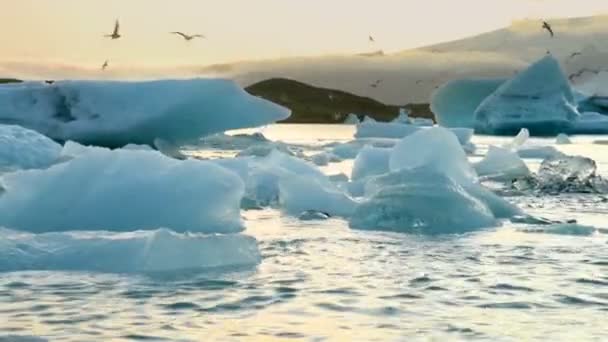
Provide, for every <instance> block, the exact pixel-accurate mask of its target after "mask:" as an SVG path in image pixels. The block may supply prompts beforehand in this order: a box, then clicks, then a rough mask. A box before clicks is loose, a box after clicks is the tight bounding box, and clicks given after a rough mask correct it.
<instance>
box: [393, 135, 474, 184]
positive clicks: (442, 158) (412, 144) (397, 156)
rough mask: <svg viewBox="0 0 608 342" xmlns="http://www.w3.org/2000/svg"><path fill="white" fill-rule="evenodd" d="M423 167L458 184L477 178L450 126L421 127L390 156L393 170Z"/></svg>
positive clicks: (404, 139) (401, 142)
mask: <svg viewBox="0 0 608 342" xmlns="http://www.w3.org/2000/svg"><path fill="white" fill-rule="evenodd" d="M422 166H426V167H430V168H432V169H434V170H440V171H441V172H443V173H445V174H446V175H447V176H449V177H450V178H452V179H453V180H455V181H456V182H457V183H458V184H463V183H472V182H476V180H477V174H476V173H475V170H474V169H473V168H472V167H471V165H470V164H469V162H468V159H467V156H466V153H465V152H464V150H463V149H462V146H461V145H460V142H459V141H458V138H457V137H456V135H455V134H454V133H453V132H451V131H450V130H448V129H447V128H443V127H433V128H428V129H421V130H420V131H418V132H416V133H414V134H412V135H409V136H407V137H405V138H403V139H402V140H401V141H399V142H398V143H397V145H395V147H394V149H393V152H392V153H391V156H390V159H389V168H390V170H391V171H399V170H404V169H405V170H407V169H416V168H419V167H422Z"/></svg>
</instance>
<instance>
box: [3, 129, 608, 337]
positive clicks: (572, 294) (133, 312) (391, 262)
mask: <svg viewBox="0 0 608 342" xmlns="http://www.w3.org/2000/svg"><path fill="white" fill-rule="evenodd" d="M263 133H264V134H265V135H266V136H267V137H268V138H270V139H272V140H282V141H285V142H288V143H294V144H303V145H306V146H308V147H307V148H306V150H307V152H309V153H313V152H314V151H317V150H318V149H319V148H320V146H321V145H322V144H325V143H329V142H333V141H348V140H350V139H351V137H352V134H353V128H352V127H349V126H323V125H291V126H286V125H277V126H270V127H267V128H265V129H263ZM596 139H599V138H598V137H574V138H573V141H574V144H573V145H566V146H560V147H559V148H560V149H561V150H562V151H564V152H566V153H568V154H579V155H585V156H589V157H591V158H593V159H595V160H596V161H597V162H598V165H599V169H600V172H601V173H602V174H603V175H605V176H608V146H607V145H595V144H592V142H593V141H594V140H596ZM505 141H508V139H504V138H496V137H475V138H474V142H475V143H476V144H478V147H479V148H480V150H481V151H483V150H484V149H485V148H487V145H488V144H500V143H502V142H505ZM534 142H538V143H540V144H552V143H553V139H547V140H546V141H542V140H537V139H534ZM200 153H206V152H205V151H201V152H200ZM214 153H215V154H216V155H218V154H219V155H222V154H225V155H230V154H231V153H233V152H230V151H225V152H222V151H219V152H218V151H215V152H214ZM530 163H531V165H532V166H534V165H535V164H536V165H537V164H538V161H530ZM350 167H352V161H350V162H343V163H339V164H332V165H331V166H329V167H327V168H324V171H326V172H327V173H328V174H333V173H338V172H345V173H349V170H350ZM510 200H511V201H513V202H515V203H517V204H518V205H519V206H520V207H522V208H523V209H524V210H525V211H526V212H528V213H530V214H534V215H539V216H543V217H548V218H554V219H561V220H564V219H577V220H578V221H579V223H581V224H587V225H593V226H595V227H597V228H608V203H605V201H601V199H600V198H598V196H594V195H567V196H558V197H513V198H510ZM243 216H244V219H245V223H246V225H247V231H246V233H247V234H249V235H252V236H254V237H256V238H257V240H258V241H259V245H260V250H261V252H262V255H263V261H262V263H261V264H260V265H259V266H258V267H257V268H255V269H248V270H235V271H231V272H230V273H225V272H224V273H192V272H188V273H187V274H172V275H162V276H159V275H154V276H150V275H116V274H96V273H66V272H21V273H5V274H2V275H0V332H1V333H0V335H20V336H25V335H27V336H40V337H44V338H47V339H49V340H52V341H100V340H125V341H126V340H134V341H137V340H179V341H211V340H213V341H233V340H247V341H274V340H281V341H283V340H294V341H295V340H306V341H324V340H338V341H405V340H408V341H410V340H437V341H444V340H471V339H477V340H504V341H513V340H553V341H555V340H564V341H582V340H591V341H593V340H595V341H604V340H608V325H607V324H606V322H608V244H607V242H608V235H606V234H601V233H598V234H595V235H592V236H559V235H551V234H542V233H526V232H524V230H525V228H530V227H525V226H522V225H513V224H505V225H503V226H502V227H499V228H490V229H486V230H482V231H479V232H475V233H472V234H467V235H462V236H447V237H420V236H412V235H405V234H392V233H374V232H359V231H353V230H350V229H349V228H348V225H347V223H346V222H344V221H342V220H337V219H335V220H329V221H324V222H299V221H298V220H296V219H293V218H289V217H285V216H282V215H281V214H280V213H279V212H278V211H275V210H264V211H248V212H243ZM0 340H1V339H0Z"/></svg>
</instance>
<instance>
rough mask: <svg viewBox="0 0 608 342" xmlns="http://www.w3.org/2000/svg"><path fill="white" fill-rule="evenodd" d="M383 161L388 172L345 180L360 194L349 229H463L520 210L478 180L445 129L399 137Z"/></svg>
mask: <svg viewBox="0 0 608 342" xmlns="http://www.w3.org/2000/svg"><path fill="white" fill-rule="evenodd" d="M372 154H374V153H372ZM388 163H389V170H390V172H389V173H384V174H381V175H376V176H370V177H369V178H368V179H362V180H359V181H355V182H352V183H350V184H349V185H350V187H349V191H350V192H351V193H363V195H364V196H365V197H364V199H363V201H362V202H361V203H360V204H359V205H357V206H356V209H355V212H354V214H353V215H352V216H351V220H350V223H349V224H350V226H351V227H352V228H355V229H367V230H389V231H399V232H410V233H423V234H443V233H450V234H451V233H464V232H468V231H472V230H476V229H479V228H483V227H490V226H495V225H496V224H497V223H498V221H497V219H499V218H509V217H512V216H515V215H519V214H521V211H520V210H519V209H518V208H517V207H515V206H513V205H511V204H510V203H508V202H506V201H505V200H504V199H502V198H500V197H499V196H497V195H495V194H493V193H492V192H490V191H489V190H487V189H485V188H483V187H482V186H481V185H480V184H479V183H478V180H477V174H476V172H475V170H474V169H473V168H472V167H471V165H470V164H469V162H468V160H467V157H466V154H465V152H464V150H463V148H462V146H461V145H460V143H459V142H458V139H457V138H456V136H455V135H454V133H453V132H451V131H450V130H448V129H446V128H442V127H433V128H429V129H424V130H420V131H419V132H416V133H414V134H412V135H410V136H407V137H405V138H403V139H402V140H401V141H399V142H398V143H397V144H396V145H395V147H394V148H393V150H392V151H391V152H390V155H389V162H388ZM361 187H363V190H361Z"/></svg>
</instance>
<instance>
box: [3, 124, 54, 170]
mask: <svg viewBox="0 0 608 342" xmlns="http://www.w3.org/2000/svg"><path fill="white" fill-rule="evenodd" d="M60 153H61V145H59V144H58V143H56V142H54V141H53V140H51V139H49V138H47V137H45V136H44V135H42V134H39V133H37V132H35V131H32V130H30V129H27V128H23V127H20V126H12V125H0V173H1V172H4V171H14V170H20V169H38V168H45V167H48V166H50V165H51V164H53V163H55V162H57V160H58V159H59V156H60Z"/></svg>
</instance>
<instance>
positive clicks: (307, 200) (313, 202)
mask: <svg viewBox="0 0 608 342" xmlns="http://www.w3.org/2000/svg"><path fill="white" fill-rule="evenodd" d="M279 189H280V195H279V198H280V203H281V206H282V207H283V208H284V209H285V211H286V212H287V213H288V214H290V215H294V216H298V215H300V214H301V213H302V212H305V211H309V210H314V211H320V212H325V213H328V214H330V215H332V216H342V217H348V216H350V215H352V213H353V211H354V209H355V202H354V201H353V200H352V199H351V198H350V197H348V196H347V195H346V194H344V193H343V192H341V191H339V190H337V189H336V188H334V187H333V185H331V184H324V183H322V182H320V181H319V180H316V179H314V178H307V177H298V176H294V177H286V178H283V179H281V181H280V183H279Z"/></svg>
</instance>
